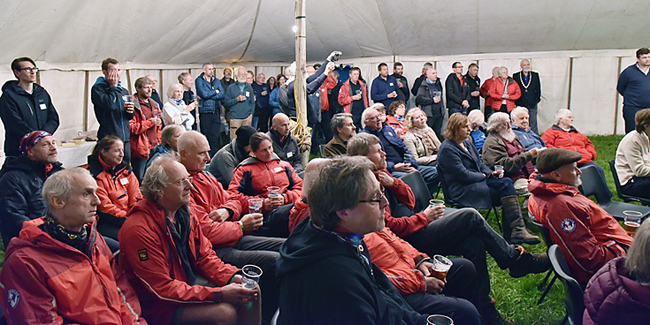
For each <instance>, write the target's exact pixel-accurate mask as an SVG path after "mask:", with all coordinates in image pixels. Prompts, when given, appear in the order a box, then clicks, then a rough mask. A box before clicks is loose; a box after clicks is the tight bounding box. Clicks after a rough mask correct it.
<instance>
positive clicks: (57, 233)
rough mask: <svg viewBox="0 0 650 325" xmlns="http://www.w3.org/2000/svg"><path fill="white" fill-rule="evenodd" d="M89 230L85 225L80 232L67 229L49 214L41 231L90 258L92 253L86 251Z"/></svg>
mask: <svg viewBox="0 0 650 325" xmlns="http://www.w3.org/2000/svg"><path fill="white" fill-rule="evenodd" d="M88 228H89V226H88V225H84V226H83V228H81V231H79V232H76V231H72V230H68V229H65V228H64V227H63V226H62V225H61V224H60V223H58V222H56V220H54V218H53V217H52V216H51V215H49V214H48V215H46V216H45V218H44V223H43V225H42V228H41V229H42V230H43V231H45V232H46V233H47V234H49V235H50V236H52V238H54V239H56V240H58V241H60V242H62V243H64V244H68V245H70V246H72V247H74V248H76V249H78V250H79V251H81V252H82V253H84V254H86V255H87V256H90V252H89V251H87V250H85V249H84V247H85V246H86V243H87V242H88V233H89V231H88V230H89V229H88Z"/></svg>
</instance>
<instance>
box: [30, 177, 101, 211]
mask: <svg viewBox="0 0 650 325" xmlns="http://www.w3.org/2000/svg"><path fill="white" fill-rule="evenodd" d="M76 176H89V177H92V175H90V172H89V171H88V170H87V169H85V168H81V167H75V168H70V169H64V170H62V171H60V172H57V173H56V174H54V175H52V176H50V177H48V178H47V179H46V180H45V183H43V189H42V190H41V195H42V196H43V200H44V201H45V206H46V207H47V209H48V210H51V209H52V197H54V196H56V197H58V198H61V199H64V200H67V199H68V198H70V195H71V194H72V186H73V184H74V183H75V178H76Z"/></svg>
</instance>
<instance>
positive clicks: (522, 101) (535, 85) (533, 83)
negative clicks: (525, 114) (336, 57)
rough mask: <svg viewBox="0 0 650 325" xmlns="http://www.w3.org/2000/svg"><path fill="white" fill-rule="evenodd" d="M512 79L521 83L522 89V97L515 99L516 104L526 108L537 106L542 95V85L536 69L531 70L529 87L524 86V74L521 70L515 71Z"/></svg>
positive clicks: (520, 87)
mask: <svg viewBox="0 0 650 325" xmlns="http://www.w3.org/2000/svg"><path fill="white" fill-rule="evenodd" d="M512 79H515V82H516V83H517V84H518V85H519V89H521V97H519V99H517V101H515V104H516V105H517V106H523V107H526V108H533V107H535V105H537V103H539V101H540V99H541V96H542V86H541V83H540V81H539V74H538V73H537V72H535V71H531V72H530V80H529V84H528V87H527V88H526V87H524V86H525V84H524V77H523V76H522V73H521V71H519V72H515V74H513V75H512Z"/></svg>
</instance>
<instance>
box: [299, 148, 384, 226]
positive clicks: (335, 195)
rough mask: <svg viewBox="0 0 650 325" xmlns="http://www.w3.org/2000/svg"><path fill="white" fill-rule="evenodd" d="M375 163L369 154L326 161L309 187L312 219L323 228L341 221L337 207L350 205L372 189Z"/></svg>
mask: <svg viewBox="0 0 650 325" xmlns="http://www.w3.org/2000/svg"><path fill="white" fill-rule="evenodd" d="M373 166H374V165H373V163H372V162H371V161H370V160H369V159H368V158H366V157H349V156H342V155H341V156H336V157H334V158H332V159H331V160H330V161H328V162H326V163H325V164H324V165H323V167H322V168H320V172H319V173H317V174H316V175H315V177H314V179H313V180H312V181H311V185H310V187H309V190H308V195H307V197H308V198H318V199H315V200H309V202H308V203H309V210H310V218H311V221H312V222H313V223H314V224H315V225H317V226H319V227H322V228H323V229H326V230H333V229H334V228H335V227H336V225H338V224H339V222H340V221H341V219H339V217H338V215H337V214H336V211H341V210H345V209H350V208H353V207H355V206H356V205H357V204H359V200H360V199H361V198H362V197H363V196H364V195H366V194H367V193H368V191H370V189H371V186H372V185H371V184H372V179H373V178H374V176H373V175H372V173H371V172H372V169H373Z"/></svg>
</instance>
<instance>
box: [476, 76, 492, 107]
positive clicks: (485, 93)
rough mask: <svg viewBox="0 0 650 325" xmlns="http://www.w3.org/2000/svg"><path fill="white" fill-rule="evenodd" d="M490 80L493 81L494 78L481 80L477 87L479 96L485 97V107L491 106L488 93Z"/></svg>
mask: <svg viewBox="0 0 650 325" xmlns="http://www.w3.org/2000/svg"><path fill="white" fill-rule="evenodd" d="M492 82H494V79H492V78H488V79H487V80H485V81H484V82H483V85H481V88H480V89H479V93H480V94H481V97H483V98H485V107H492V97H491V96H490V95H488V92H489V91H490V87H492Z"/></svg>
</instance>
